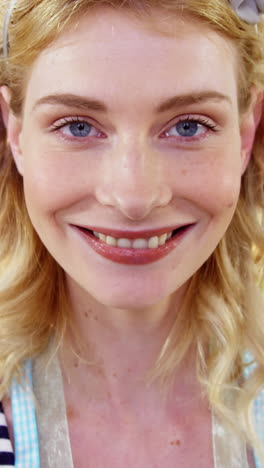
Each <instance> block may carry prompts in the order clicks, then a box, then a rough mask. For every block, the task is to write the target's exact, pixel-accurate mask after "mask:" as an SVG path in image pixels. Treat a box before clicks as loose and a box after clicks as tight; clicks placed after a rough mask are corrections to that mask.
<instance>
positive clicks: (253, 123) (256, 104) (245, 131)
mask: <svg viewBox="0 0 264 468" xmlns="http://www.w3.org/2000/svg"><path fill="white" fill-rule="evenodd" d="M263 98H264V94H263V92H260V91H259V90H257V89H256V88H254V89H253V90H252V102H251V106H250V109H249V111H248V112H247V113H246V115H245V116H244V117H242V120H241V124H240V137H241V160H242V174H243V173H244V172H245V170H246V168H247V166H248V163H249V161H250V157H251V153H252V149H253V145H254V141H255V135H256V131H257V128H258V125H259V123H260V120H261V117H262V113H263Z"/></svg>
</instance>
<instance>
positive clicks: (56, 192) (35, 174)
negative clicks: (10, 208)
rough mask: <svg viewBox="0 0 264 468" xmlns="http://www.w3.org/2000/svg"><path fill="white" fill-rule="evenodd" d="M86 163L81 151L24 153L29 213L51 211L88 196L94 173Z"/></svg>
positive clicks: (38, 213) (26, 196) (92, 185)
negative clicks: (78, 152)
mask: <svg viewBox="0 0 264 468" xmlns="http://www.w3.org/2000/svg"><path fill="white" fill-rule="evenodd" d="M36 154H37V155H38V156H37V157H36ZM89 166H90V165H89V162H88V161H87V159H85V157H84V155H83V156H82V157H80V155H78V156H77V155H74V154H72V153H71V154H70V153H69V154H67V153H66V154H65V151H64V152H63V153H62V152H61V151H55V150H51V151H49V152H42V153H39V152H34V154H32V153H27V157H26V158H25V165H24V190H25V198H26V202H27V206H28V210H29V214H31V213H32V214H33V213H36V214H37V215H38V216H40V215H42V214H46V215H53V214H54V213H55V212H56V211H58V210H60V209H63V208H65V207H68V206H70V205H71V204H73V203H78V201H79V200H82V199H83V198H84V197H89V196H91V194H92V193H93V189H94V183H95V182H94V181H95V174H94V170H93V169H92V166H91V167H89Z"/></svg>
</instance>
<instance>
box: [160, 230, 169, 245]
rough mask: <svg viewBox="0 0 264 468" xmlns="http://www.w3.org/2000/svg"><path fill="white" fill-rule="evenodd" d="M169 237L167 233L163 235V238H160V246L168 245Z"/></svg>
mask: <svg viewBox="0 0 264 468" xmlns="http://www.w3.org/2000/svg"><path fill="white" fill-rule="evenodd" d="M167 237H168V235H167V233H165V234H162V236H159V245H164V244H166V240H167Z"/></svg>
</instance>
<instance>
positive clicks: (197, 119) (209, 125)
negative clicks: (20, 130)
mask: <svg viewBox="0 0 264 468" xmlns="http://www.w3.org/2000/svg"><path fill="white" fill-rule="evenodd" d="M183 122H194V123H197V124H198V125H202V126H204V127H205V128H206V129H207V130H209V131H213V132H217V131H218V127H217V125H216V124H215V123H213V122H212V121H211V120H209V119H208V118H206V117H201V116H198V115H197V116H196V115H186V116H182V117H180V118H179V120H177V121H176V122H175V123H174V124H173V125H170V127H168V129H167V130H164V131H163V132H162V133H161V135H160V138H164V139H165V138H169V139H175V138H177V140H180V141H189V142H192V141H197V140H200V139H201V138H203V137H205V136H206V135H207V133H208V132H207V131H205V132H204V133H202V134H201V135H198V136H193V137H192V136H191V137H187V136H169V135H166V133H167V132H169V131H170V130H172V129H173V128H175V127H176V125H178V124H180V123H183ZM74 123H80V124H82V123H85V124H87V125H89V126H91V128H96V129H97V127H94V126H93V125H92V124H91V123H90V122H88V121H87V120H85V119H84V118H81V117H66V118H64V119H62V120H60V121H59V122H58V123H55V124H53V125H52V127H51V129H52V131H54V132H55V131H58V130H60V129H62V128H64V127H66V126H67V125H71V124H74ZM97 130H98V129H97ZM98 133H99V134H100V133H101V134H102V135H103V132H100V130H98ZM102 135H101V136H102ZM163 135H164V136H163ZM62 136H63V137H64V138H65V139H67V140H72V139H74V140H76V139H78V138H80V139H83V140H84V139H85V137H75V136H72V137H70V136H68V135H65V134H63V135H62ZM87 138H98V136H96V137H95V136H87ZM99 138H100V137H99Z"/></svg>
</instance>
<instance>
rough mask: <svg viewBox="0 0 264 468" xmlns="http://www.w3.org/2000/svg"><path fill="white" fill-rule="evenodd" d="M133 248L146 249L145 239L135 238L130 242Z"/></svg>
mask: <svg viewBox="0 0 264 468" xmlns="http://www.w3.org/2000/svg"><path fill="white" fill-rule="evenodd" d="M132 247H133V249H147V248H148V241H147V239H135V240H134V241H133V244H132Z"/></svg>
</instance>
